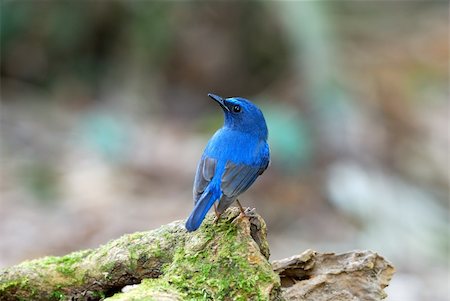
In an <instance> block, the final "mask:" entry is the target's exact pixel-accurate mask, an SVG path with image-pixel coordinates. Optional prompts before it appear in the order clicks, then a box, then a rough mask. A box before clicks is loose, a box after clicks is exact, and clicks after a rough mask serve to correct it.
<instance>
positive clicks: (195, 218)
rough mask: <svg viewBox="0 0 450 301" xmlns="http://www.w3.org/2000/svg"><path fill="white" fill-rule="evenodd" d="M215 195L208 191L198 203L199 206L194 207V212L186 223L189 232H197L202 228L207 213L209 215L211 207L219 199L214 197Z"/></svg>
mask: <svg viewBox="0 0 450 301" xmlns="http://www.w3.org/2000/svg"><path fill="white" fill-rule="evenodd" d="M214 195H215V194H214V193H213V192H212V191H211V190H210V189H207V190H206V191H205V192H204V193H203V194H202V196H201V197H200V199H199V200H198V201H197V204H196V205H195V207H194V210H192V213H191V215H190V216H189V218H188V219H187V221H186V230H188V231H189V232H192V231H195V230H197V229H198V227H200V225H201V224H202V222H203V219H204V218H205V216H206V213H208V211H209V209H210V208H211V206H212V205H213V204H214V202H215V201H216V199H217V198H215V197H214Z"/></svg>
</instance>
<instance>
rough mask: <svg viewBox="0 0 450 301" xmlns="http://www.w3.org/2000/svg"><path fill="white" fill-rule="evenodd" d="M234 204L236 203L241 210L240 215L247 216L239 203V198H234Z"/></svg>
mask: <svg viewBox="0 0 450 301" xmlns="http://www.w3.org/2000/svg"><path fill="white" fill-rule="evenodd" d="M236 204H237V205H238V207H239V210H240V211H241V215H242V216H247V214H246V213H245V210H244V208H243V207H242V205H241V203H239V200H238V199H236Z"/></svg>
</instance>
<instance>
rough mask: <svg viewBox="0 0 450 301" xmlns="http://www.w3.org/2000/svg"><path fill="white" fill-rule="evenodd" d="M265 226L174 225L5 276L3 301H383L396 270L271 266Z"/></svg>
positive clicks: (322, 263)
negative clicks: (192, 229)
mask: <svg viewBox="0 0 450 301" xmlns="http://www.w3.org/2000/svg"><path fill="white" fill-rule="evenodd" d="M268 258H269V246H268V243H267V239H266V225H265V222H264V220H263V219H262V218H261V217H260V216H259V215H256V214H251V215H250V216H249V217H242V216H240V215H239V210H238V209H236V208H230V209H228V210H227V211H226V212H225V213H224V214H223V216H222V218H221V219H220V221H219V222H218V223H213V217H212V216H211V215H210V216H208V217H207V218H206V220H205V222H204V224H203V225H202V227H200V229H199V230H197V231H195V232H191V233H189V232H187V231H186V230H185V229H184V221H177V222H173V223H171V224H168V225H165V226H162V227H160V228H159V229H156V230H152V231H148V232H141V233H133V234H128V235H124V236H122V237H121V238H119V239H117V240H113V241H111V242H109V243H107V244H106V245H103V246H100V247H99V248H97V249H94V250H85V251H79V252H74V253H71V254H68V255H66V256H63V257H45V258H41V259H36V260H32V261H26V262H23V263H21V264H19V265H17V266H13V267H10V268H7V269H4V270H2V271H0V300H101V299H105V300H315V301H320V300H338V301H343V300H345V301H347V300H348V301H350V300H351V301H355V300H364V301H366V300H367V301H371V300H381V299H383V298H384V297H385V296H386V295H385V293H384V291H383V288H384V287H386V286H387V285H388V283H389V280H390V278H391V276H392V274H393V272H394V268H393V266H392V265H391V264H390V263H389V262H387V261H386V260H384V259H383V258H382V257H381V256H379V255H377V254H376V253H373V252H370V251H354V252H349V253H345V254H340V255H335V254H333V253H328V254H320V253H317V252H315V251H312V250H307V251H305V252H303V253H302V254H301V255H297V256H293V257H291V258H287V259H283V260H280V261H275V262H273V263H272V264H271V263H270V262H269V261H268Z"/></svg>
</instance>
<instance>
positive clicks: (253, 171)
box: [186, 94, 270, 231]
mask: <svg viewBox="0 0 450 301" xmlns="http://www.w3.org/2000/svg"><path fill="white" fill-rule="evenodd" d="M208 96H209V97H211V98H212V99H214V100H215V101H216V102H217V103H218V104H219V105H220V106H221V107H222V109H223V111H224V114H225V122H224V125H223V127H222V128H221V129H219V130H218V131H217V132H216V133H215V134H214V136H213V137H212V138H211V139H210V140H209V142H208V144H207V146H206V148H205V151H204V152H203V155H202V158H201V159H200V162H199V163H198V166H197V172H196V175H195V180H194V191H193V192H194V202H195V207H194V210H193V211H192V213H191V215H190V216H189V218H188V220H187V221H186V229H187V230H188V231H195V230H197V229H198V227H200V225H201V223H202V221H203V219H204V218H205V215H206V213H207V212H208V211H209V209H210V208H211V207H212V206H213V204H214V203H215V202H216V201H218V205H217V209H216V214H217V216H218V217H219V216H220V214H222V213H223V212H224V211H225V209H227V208H228V207H229V206H230V205H231V204H232V203H233V202H234V201H235V200H237V197H238V196H239V195H240V194H241V193H243V192H244V191H246V190H247V189H248V188H249V187H250V186H251V185H252V184H253V182H254V181H255V180H256V178H257V177H258V176H259V175H261V174H262V173H263V172H264V170H265V169H266V168H267V166H268V165H269V161H270V151H269V145H268V144H267V135H268V133H267V126H266V121H265V119H264V116H263V114H262V112H261V110H260V109H259V108H258V107H257V106H256V105H254V104H252V103H251V102H250V101H248V100H247V99H244V98H240V97H232V98H227V99H223V98H222V97H220V96H217V95H214V94H208Z"/></svg>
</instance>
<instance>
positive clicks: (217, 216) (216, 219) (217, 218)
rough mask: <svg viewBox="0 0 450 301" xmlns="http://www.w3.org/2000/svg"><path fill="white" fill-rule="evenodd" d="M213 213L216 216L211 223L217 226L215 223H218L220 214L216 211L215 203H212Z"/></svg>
mask: <svg viewBox="0 0 450 301" xmlns="http://www.w3.org/2000/svg"><path fill="white" fill-rule="evenodd" d="M214 213H215V214H216V217H215V218H214V221H213V223H214V224H217V222H218V221H219V219H220V215H221V214H220V213H219V211H217V206H216V203H214Z"/></svg>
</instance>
